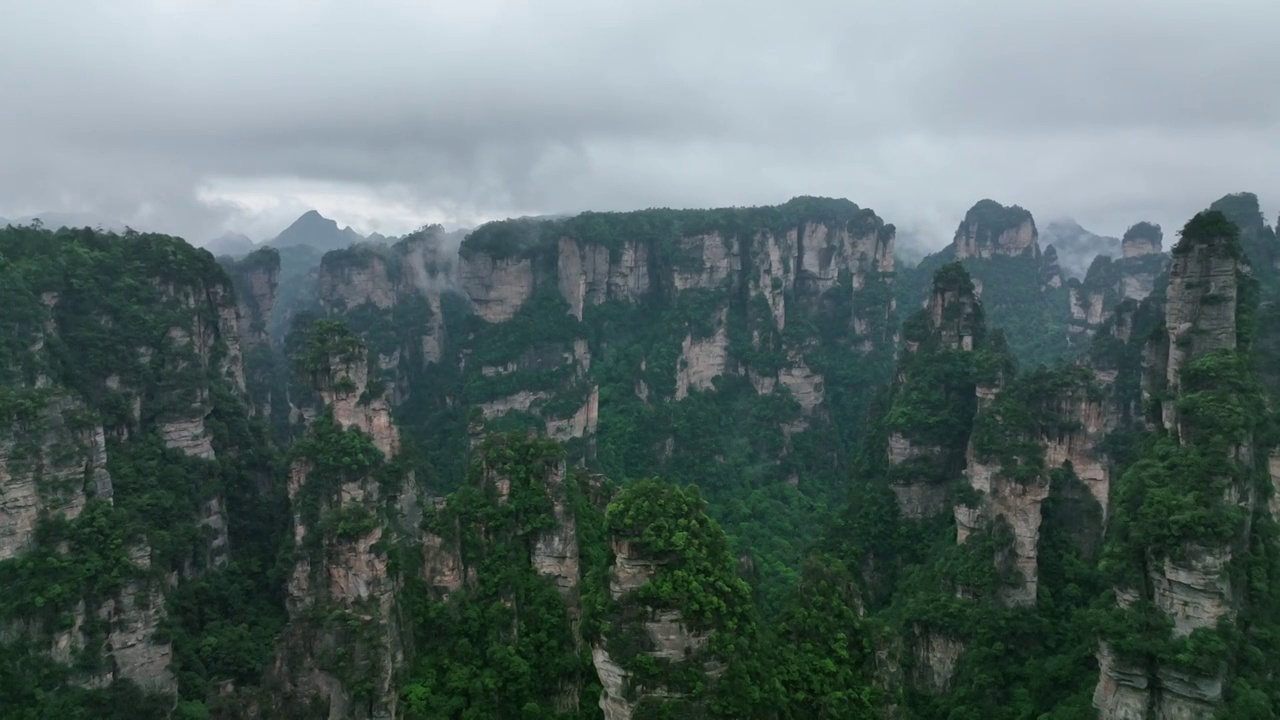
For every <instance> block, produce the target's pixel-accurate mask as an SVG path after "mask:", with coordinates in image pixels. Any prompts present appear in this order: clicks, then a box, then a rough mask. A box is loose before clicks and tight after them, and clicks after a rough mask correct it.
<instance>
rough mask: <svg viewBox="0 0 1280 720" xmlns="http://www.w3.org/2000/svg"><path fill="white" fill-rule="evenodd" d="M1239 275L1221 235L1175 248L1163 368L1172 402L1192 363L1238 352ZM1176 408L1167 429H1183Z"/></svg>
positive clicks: (1168, 413)
mask: <svg viewBox="0 0 1280 720" xmlns="http://www.w3.org/2000/svg"><path fill="white" fill-rule="evenodd" d="M1197 217H1201V216H1197ZM1193 222H1194V221H1193ZM1233 248H1235V249H1233ZM1239 269H1240V266H1239V258H1238V245H1236V243H1235V242H1234V241H1233V239H1232V238H1230V237H1228V236H1225V235H1222V234H1221V233H1219V232H1216V231H1211V233H1210V234H1209V235H1207V236H1205V235H1195V236H1192V237H1187V236H1186V234H1185V231H1184V235H1183V239H1182V240H1181V241H1180V242H1179V243H1178V244H1177V246H1175V247H1174V249H1173V261H1172V263H1171V265H1170V268H1169V289H1168V292H1167V295H1168V297H1167V300H1166V302H1165V315H1164V324H1165V329H1166V331H1167V332H1168V335H1169V341H1168V345H1167V348H1165V357H1166V358H1167V359H1166V360H1165V362H1164V363H1163V366H1164V372H1165V382H1166V387H1167V389H1168V393H1169V396H1170V397H1171V398H1173V397H1176V396H1177V394H1178V391H1179V388H1180V386H1181V381H1182V369H1183V368H1184V367H1186V365H1187V364H1188V363H1190V362H1192V361H1193V360H1195V359H1196V358H1198V357H1202V356H1204V355H1206V354H1208V353H1210V352H1213V351H1214V350H1218V349H1222V348H1227V349H1234V348H1235V347H1236V295H1237V292H1238V280H1237V277H1236V274H1237V272H1238V271H1239ZM1174 405H1175V402H1174V400H1173V399H1169V400H1166V401H1165V402H1164V403H1163V420H1164V425H1165V427H1166V428H1168V429H1170V430H1172V429H1174V428H1175V426H1176V424H1177V412H1176V409H1175V407H1174Z"/></svg>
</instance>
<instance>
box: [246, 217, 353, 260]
mask: <svg viewBox="0 0 1280 720" xmlns="http://www.w3.org/2000/svg"><path fill="white" fill-rule="evenodd" d="M363 240H364V236H363V235H361V234H360V233H358V232H356V231H355V230H352V229H351V227H350V226H347V227H346V228H343V229H339V228H338V223H337V221H336V220H331V219H329V218H327V217H325V216H323V215H321V214H320V213H319V212H317V211H316V210H308V211H306V212H305V213H303V214H302V215H301V216H299V217H298V219H297V220H294V221H293V224H292V225H290V226H289V227H287V228H285V229H284V231H283V232H281V233H280V234H279V235H277V236H276V237H275V239H274V240H272V241H271V242H270V243H269V244H270V245H271V246H272V247H288V246H290V245H307V246H309V247H313V248H316V249H318V250H322V251H325V252H328V251H329V250H340V249H342V248H345V247H347V246H349V245H352V244H354V243H358V242H361V241H363Z"/></svg>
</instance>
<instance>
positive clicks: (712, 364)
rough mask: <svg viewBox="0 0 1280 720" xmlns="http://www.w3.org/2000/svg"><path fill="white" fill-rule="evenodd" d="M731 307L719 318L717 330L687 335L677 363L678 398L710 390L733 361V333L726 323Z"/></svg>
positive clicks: (723, 309) (723, 311) (681, 346)
mask: <svg viewBox="0 0 1280 720" xmlns="http://www.w3.org/2000/svg"><path fill="white" fill-rule="evenodd" d="M727 314H728V309H727V308H722V309H721V310H720V312H719V314H718V316H717V318H716V330H715V334H713V335H712V336H711V337H706V338H694V337H693V336H692V335H685V338H684V342H683V343H681V345H680V360H679V361H678V362H677V364H676V399H677V400H682V399H684V398H685V397H687V396H688V395H689V391H690V390H710V389H712V388H713V387H714V385H713V384H712V380H714V379H715V378H716V377H718V376H720V375H723V374H724V373H725V371H726V369H727V368H728V363H729V335H728V330H727V328H726V326H725V320H726V315H727Z"/></svg>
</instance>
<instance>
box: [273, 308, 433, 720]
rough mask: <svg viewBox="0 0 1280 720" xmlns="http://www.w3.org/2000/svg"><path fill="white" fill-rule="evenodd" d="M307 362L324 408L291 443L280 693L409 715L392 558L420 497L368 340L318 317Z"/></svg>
mask: <svg viewBox="0 0 1280 720" xmlns="http://www.w3.org/2000/svg"><path fill="white" fill-rule="evenodd" d="M302 362H303V364H304V367H305V369H306V371H307V373H308V375H309V376H310V378H311V381H312V383H313V385H314V387H315V389H316V391H317V393H318V396H319V401H320V402H321V403H322V404H323V407H322V409H319V410H318V411H317V413H316V415H315V419H314V420H313V421H312V422H311V423H310V426H309V428H308V430H307V433H306V435H305V436H303V438H302V439H301V440H300V441H299V442H298V443H297V444H296V445H295V446H294V448H293V451H292V455H293V460H292V464H291V467H290V470H289V499H290V505H291V508H292V512H293V552H292V558H293V564H292V568H291V569H290V574H289V580H288V586H287V593H288V594H287V603H288V608H289V615H290V621H289V625H288V626H287V627H286V628H285V631H284V633H283V634H282V636H281V638H280V640H279V642H278V651H277V656H276V660H275V664H274V666H273V667H272V669H271V673H270V681H271V685H272V687H273V688H274V689H275V692H276V695H277V699H276V701H275V702H276V703H277V705H278V706H283V708H284V711H285V712H290V708H306V707H314V706H315V705H316V704H318V705H319V707H321V708H324V711H325V712H326V713H327V714H328V716H329V717H331V718H358V719H364V718H375V717H399V711H398V705H399V687H400V684H401V680H400V679H401V677H402V676H403V673H404V668H405V666H406V661H407V659H408V657H410V656H411V651H412V646H406V643H405V633H404V631H403V629H402V627H401V622H402V621H401V618H402V617H403V616H404V614H405V613H406V612H407V609H406V607H405V603H406V602H407V598H405V597H404V596H403V595H402V593H400V592H399V591H400V589H401V587H402V586H403V583H404V579H403V577H401V576H400V574H399V573H398V572H397V570H398V568H397V567H396V566H395V564H394V563H393V562H392V561H391V558H392V557H394V556H396V555H397V554H403V553H407V552H409V548H410V547H412V545H413V544H414V543H415V542H416V540H417V534H418V524H419V522H420V521H421V514H422V499H421V497H420V495H419V491H418V485H417V483H416V482H415V478H414V473H413V471H412V469H411V468H410V467H408V464H407V462H406V460H405V459H404V458H403V457H400V455H399V450H400V436H399V433H398V431H397V429H396V427H395V425H394V424H393V422H392V420H391V413H390V408H389V404H388V402H387V400H386V399H385V398H384V397H382V393H381V392H380V391H379V389H378V388H377V387H376V386H375V385H373V384H371V378H370V373H369V358H368V351H367V350H366V348H365V347H364V346H363V345H362V344H361V343H360V341H359V339H358V338H356V337H355V336H354V335H353V334H351V332H350V331H349V330H348V329H347V328H346V327H345V326H343V325H341V324H340V323H334V322H330V321H320V322H317V323H316V324H315V325H313V326H312V327H311V328H310V331H309V336H308V338H307V347H306V354H305V357H304V358H303V359H302ZM295 711H296V710H295Z"/></svg>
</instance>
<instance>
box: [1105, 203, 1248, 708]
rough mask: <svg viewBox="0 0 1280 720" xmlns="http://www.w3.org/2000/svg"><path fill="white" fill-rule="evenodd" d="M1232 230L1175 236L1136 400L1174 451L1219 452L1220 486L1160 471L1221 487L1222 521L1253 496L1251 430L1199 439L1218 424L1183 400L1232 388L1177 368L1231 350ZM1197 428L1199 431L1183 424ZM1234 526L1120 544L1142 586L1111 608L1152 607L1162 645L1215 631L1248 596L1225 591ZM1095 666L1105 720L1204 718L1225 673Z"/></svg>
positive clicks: (1160, 660) (1238, 543) (1153, 661)
mask: <svg viewBox="0 0 1280 720" xmlns="http://www.w3.org/2000/svg"><path fill="white" fill-rule="evenodd" d="M1235 234H1236V233H1235V227H1233V226H1232V225H1231V224H1230V223H1228V222H1227V221H1226V219H1225V218H1224V217H1223V216H1222V215H1221V214H1219V213H1217V212H1206V213H1201V214H1199V215H1197V216H1196V217H1195V218H1193V219H1192V220H1191V222H1189V223H1187V226H1186V227H1185V228H1184V229H1183V231H1182V238H1181V240H1180V241H1179V243H1178V244H1177V246H1175V247H1174V249H1173V259H1172V263H1171V266H1170V271H1169V273H1170V276H1169V287H1168V291H1167V299H1166V302H1165V307H1164V328H1163V332H1157V333H1155V334H1153V335H1152V338H1151V340H1149V341H1148V343H1147V345H1146V348H1145V350H1144V352H1143V366H1144V368H1143V369H1144V377H1143V393H1144V396H1146V397H1151V396H1153V395H1155V394H1156V393H1159V394H1160V397H1161V400H1162V402H1161V413H1160V415H1161V417H1160V422H1161V423H1163V425H1164V428H1165V429H1166V430H1167V431H1169V433H1170V435H1171V436H1172V438H1174V439H1175V440H1176V441H1177V444H1178V445H1179V446H1182V447H1180V448H1178V450H1180V451H1185V450H1187V449H1188V448H1195V449H1196V451H1197V452H1205V451H1209V452H1216V453H1223V454H1224V455H1225V456H1223V457H1220V458H1219V459H1218V460H1216V461H1211V462H1214V463H1217V464H1219V465H1220V467H1221V469H1222V473H1223V476H1222V477H1221V478H1218V477H1214V474H1215V471H1214V470H1189V469H1187V468H1186V467H1185V466H1182V465H1177V464H1175V465H1173V466H1172V468H1171V470H1170V471H1169V475H1170V476H1174V477H1176V476H1177V474H1178V473H1179V472H1182V473H1186V472H1193V473H1195V475H1196V476H1197V481H1198V482H1202V483H1206V484H1209V483H1219V484H1221V486H1222V487H1223V497H1222V498H1221V499H1220V500H1217V501H1216V502H1219V503H1221V504H1222V507H1213V506H1210V507H1209V508H1207V509H1208V510H1209V511H1210V512H1214V511H1217V512H1223V513H1225V512H1229V510H1228V507H1229V506H1236V507H1235V508H1231V509H1238V510H1239V511H1240V513H1241V516H1242V517H1248V516H1249V515H1250V514H1251V512H1252V505H1253V503H1254V496H1255V491H1254V489H1253V488H1252V487H1251V486H1250V485H1248V484H1247V483H1246V484H1243V485H1242V484H1241V483H1242V481H1241V480H1239V479H1238V478H1240V477H1247V476H1248V475H1249V472H1250V471H1251V470H1252V468H1253V467H1255V466H1256V462H1257V461H1256V460H1255V458H1254V456H1253V450H1252V447H1253V442H1254V438H1253V437H1252V431H1251V430H1249V429H1248V428H1250V427H1252V425H1250V424H1249V423H1248V422H1246V423H1245V426H1244V428H1245V429H1244V430H1242V431H1239V432H1236V433H1232V434H1231V436H1230V438H1229V442H1225V443H1224V442H1221V438H1219V441H1217V442H1209V443H1208V444H1206V443H1205V442H1204V441H1202V440H1201V438H1200V437H1199V435H1197V433H1201V432H1217V431H1221V430H1222V429H1223V428H1222V427H1220V425H1221V420H1220V418H1218V417H1217V416H1215V415H1210V416H1209V417H1208V418H1205V417H1203V416H1202V415H1197V413H1198V412H1202V411H1199V410H1197V405H1196V404H1195V403H1191V404H1184V402H1183V401H1184V400H1186V399H1188V398H1189V397H1190V396H1189V392H1190V391H1194V392H1196V393H1204V394H1209V395H1212V394H1214V393H1233V392H1238V390H1237V389H1236V388H1234V387H1226V386H1219V385H1220V383H1221V382H1222V381H1221V380H1219V379H1217V378H1216V377H1215V378H1212V379H1209V380H1204V379H1202V380H1199V381H1197V382H1199V385H1191V386H1188V387H1184V383H1187V382H1190V381H1189V380H1188V377H1195V376H1194V375H1190V376H1189V375H1188V374H1187V368H1189V367H1192V366H1193V364H1194V363H1195V362H1196V361H1197V360H1198V359H1200V358H1203V357H1205V356H1206V355H1208V354H1210V353H1214V352H1217V351H1223V350H1228V351H1229V350H1234V349H1235V348H1236V345H1237V332H1238V328H1237V326H1236V320H1237V302H1238V299H1239V297H1238V296H1239V288H1238V283H1239V277H1240V275H1241V274H1242V273H1243V272H1244V267H1243V265H1242V253H1241V251H1240V245H1239V244H1238V242H1237V240H1236V238H1235V237H1234V236H1235ZM1148 254H1150V253H1149V252H1148ZM1218 357H1220V358H1221V361H1222V362H1224V363H1225V362H1228V361H1229V359H1230V358H1231V357H1233V356H1232V355H1231V354H1229V353H1228V354H1223V355H1220V356H1218ZM1196 423H1199V427H1197V428H1193V427H1191V425H1193V424H1196ZM1206 425H1207V426H1208V427H1205V426H1206ZM1175 457H1181V456H1177V455H1175ZM1201 462H1203V461H1201ZM1232 470H1235V471H1236V472H1232ZM1239 471H1243V472H1239ZM1139 500H1140V501H1141V502H1143V503H1144V506H1143V507H1141V508H1140V509H1139V511H1138V512H1142V513H1148V512H1150V513H1154V514H1157V517H1159V515H1158V513H1160V512H1161V510H1160V508H1159V507H1158V506H1148V505H1145V503H1146V502H1148V499H1147V498H1145V497H1144V498H1140V499H1139ZM1209 502H1210V503H1214V502H1215V501H1214V500H1210V501H1209ZM1119 507H1120V506H1119V505H1118V506H1117V508H1119ZM1138 517H1142V516H1141V515H1139V516H1138ZM1240 529H1241V532H1239V533H1236V537H1234V538H1232V539H1230V540H1227V541H1214V542H1208V543H1206V542H1204V541H1201V540H1197V539H1195V536H1189V537H1187V538H1186V539H1184V540H1183V541H1182V542H1181V544H1180V545H1179V546H1178V547H1176V548H1173V549H1170V548H1159V547H1141V546H1139V547H1132V548H1126V552H1129V553H1135V552H1140V553H1142V554H1143V555H1144V556H1145V557H1144V560H1143V562H1142V563H1141V564H1140V566H1139V567H1138V568H1136V571H1137V574H1138V575H1139V577H1140V578H1141V580H1140V581H1136V580H1130V581H1129V582H1128V585H1129V586H1125V587H1118V588H1117V589H1116V596H1117V604H1118V605H1119V606H1120V607H1121V608H1126V609H1130V611H1131V612H1135V610H1132V608H1134V607H1137V601H1138V600H1140V599H1141V600H1143V601H1145V602H1147V603H1149V606H1154V611H1150V612H1154V613H1156V614H1157V615H1158V621H1159V622H1160V623H1161V624H1165V623H1167V626H1168V627H1169V630H1168V641H1172V642H1178V641H1182V640H1185V639H1186V638H1188V636H1190V635H1191V634H1192V633H1194V632H1196V631H1205V632H1210V633H1212V632H1215V631H1216V628H1218V626H1219V624H1220V623H1221V622H1223V621H1226V620H1231V619H1233V618H1234V617H1235V616H1236V614H1237V612H1238V611H1239V609H1240V599H1241V598H1242V597H1245V596H1247V595H1248V591H1247V590H1245V589H1242V588H1239V587H1236V586H1235V584H1236V582H1238V581H1241V580H1243V581H1244V582H1246V583H1247V582H1248V580H1247V579H1246V578H1244V577H1243V576H1241V575H1238V574H1233V573H1232V572H1231V571H1230V570H1229V568H1230V567H1231V565H1232V558H1234V557H1236V556H1238V555H1239V554H1240V553H1242V552H1247V551H1248V548H1249V543H1250V542H1254V541H1256V539H1254V538H1253V537H1252V535H1251V533H1250V531H1249V525H1248V523H1244V524H1243V526H1242V527H1241V528H1240ZM1147 622H1150V620H1147ZM1104 640H1105V638H1104ZM1098 660H1099V668H1100V673H1099V679H1098V684H1097V686H1096V689H1095V692H1094V697H1093V702H1094V706H1095V707H1096V708H1098V710H1099V711H1100V717H1101V718H1102V719H1103V720H1112V719H1115V718H1148V717H1154V718H1208V717H1214V716H1216V714H1217V713H1218V712H1219V711H1220V707H1221V704H1222V702H1223V699H1224V687H1225V684H1226V679H1227V676H1228V668H1227V664H1226V663H1224V664H1222V665H1221V666H1220V667H1219V668H1218V669H1217V670H1216V671H1214V670H1207V669H1205V668H1203V667H1200V668H1196V669H1191V668H1189V667H1187V666H1185V665H1182V664H1178V663H1177V662H1176V661H1175V660H1171V659H1167V658H1165V657H1160V656H1154V655H1151V656H1147V657H1146V658H1145V659H1144V660H1141V661H1139V660H1135V659H1133V658H1129V659H1121V658H1119V657H1117V656H1116V655H1115V653H1114V652H1113V648H1112V647H1110V646H1108V645H1107V644H1106V643H1105V642H1104V643H1103V644H1102V646H1101V648H1100V650H1099V654H1098Z"/></svg>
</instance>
